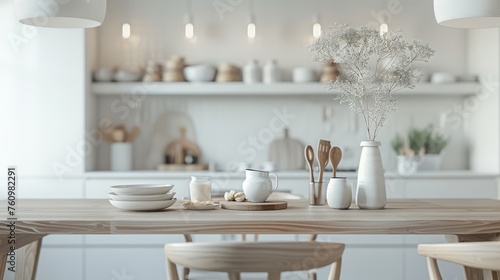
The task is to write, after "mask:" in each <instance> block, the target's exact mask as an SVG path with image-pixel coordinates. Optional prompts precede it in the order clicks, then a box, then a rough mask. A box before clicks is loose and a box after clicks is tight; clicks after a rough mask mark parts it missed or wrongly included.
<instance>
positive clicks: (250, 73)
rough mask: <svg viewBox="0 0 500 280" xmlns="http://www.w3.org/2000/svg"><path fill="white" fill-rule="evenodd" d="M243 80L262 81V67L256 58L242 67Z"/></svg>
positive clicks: (249, 81)
mask: <svg viewBox="0 0 500 280" xmlns="http://www.w3.org/2000/svg"><path fill="white" fill-rule="evenodd" d="M243 82H245V83H246V84H255V83H260V82H262V69H261V68H260V66H259V63H258V62H257V60H256V59H252V60H250V61H249V62H248V64H247V65H245V68H244V69H243Z"/></svg>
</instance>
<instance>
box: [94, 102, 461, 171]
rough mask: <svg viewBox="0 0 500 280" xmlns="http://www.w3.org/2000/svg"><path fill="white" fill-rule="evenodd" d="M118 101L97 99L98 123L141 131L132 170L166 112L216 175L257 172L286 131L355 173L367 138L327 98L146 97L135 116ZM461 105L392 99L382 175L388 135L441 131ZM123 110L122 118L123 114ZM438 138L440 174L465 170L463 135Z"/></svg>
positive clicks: (103, 165)
mask: <svg viewBox="0 0 500 280" xmlns="http://www.w3.org/2000/svg"><path fill="white" fill-rule="evenodd" d="M121 98H122V97H112V96H107V97H103V96H101V97H99V99H98V100H99V102H98V107H99V108H98V114H99V116H98V117H99V119H103V118H109V119H111V120H112V121H113V123H115V124H117V123H121V122H123V123H125V124H126V125H127V127H131V126H132V125H134V124H136V125H139V126H140V127H141V134H140V136H139V137H138V139H137V140H136V142H134V145H133V149H134V150H133V154H134V157H133V166H134V169H151V168H154V167H152V166H148V164H147V158H148V156H149V153H150V147H151V135H152V133H153V131H152V130H153V127H154V124H155V121H156V119H157V118H158V117H159V116H160V115H162V114H163V113H165V112H168V111H178V112H184V113H186V114H188V115H189V116H190V117H191V118H192V120H193V123H194V126H195V135H196V139H193V140H195V141H196V143H197V144H198V145H199V147H200V148H201V150H202V153H203V161H204V162H210V161H212V162H215V163H216V166H217V168H218V169H221V170H227V169H230V168H231V165H232V166H234V164H236V163H238V162H247V163H250V164H251V166H252V167H255V168H260V167H261V165H262V163H263V162H264V161H267V160H268V146H269V143H270V142H271V141H272V140H273V139H275V138H281V137H283V128H284V127H285V126H286V127H288V128H289V129H290V137H292V138H296V139H298V140H300V141H301V142H302V143H304V144H305V145H307V144H310V145H312V146H313V147H314V148H316V147H317V143H318V141H319V139H320V138H323V139H329V140H331V141H332V144H333V145H336V146H340V147H342V149H343V150H344V157H343V160H342V162H341V165H340V167H341V168H346V169H350V168H356V166H357V163H358V160H359V153H360V147H359V143H360V141H362V140H364V139H365V135H366V132H365V125H364V123H363V122H362V118H361V117H359V116H357V115H356V114H354V113H353V112H351V111H349V109H348V108H347V105H340V104H338V102H337V101H335V100H333V98H327V97H322V98H319V97H312V98H308V97H242V96H234V97H220V96H211V97H193V96H190V97H162V96H148V97H146V98H145V99H144V100H143V102H142V104H141V106H140V107H139V108H135V109H132V108H130V107H126V106H124V107H120V106H117V105H114V106H113V105H112V104H113V102H116V101H117V100H118V101H120V100H121ZM120 102H121V101H120ZM461 102H462V99H461V98H458V97H425V96H422V97H419V96H403V97H399V98H398V107H399V110H398V111H396V112H395V113H393V114H392V115H391V116H390V118H389V119H388V120H387V122H386V124H385V126H384V128H383V129H382V131H381V133H380V135H379V140H380V141H381V142H382V156H383V160H384V165H385V167H386V169H389V170H394V168H395V165H394V161H395V153H394V152H393V151H392V149H391V146H390V141H391V139H392V138H393V137H394V135H395V133H397V132H399V133H404V132H405V131H406V130H407V129H408V128H410V127H412V126H416V127H424V126H426V125H427V124H433V125H434V126H435V127H440V121H441V115H442V114H443V113H444V112H446V111H447V110H448V109H452V108H453V106H454V105H456V104H461ZM120 104H125V103H120ZM125 107H126V108H127V110H128V113H126V111H125V110H124V109H123V108H125ZM325 107H330V110H331V117H330V118H328V119H327V121H326V122H325V121H324V118H323V110H324V108H325ZM112 108H115V109H112ZM117 108H121V109H119V110H116V109H117ZM113 111H115V112H116V113H113ZM125 116H126V117H125ZM124 117H125V118H124ZM448 123H449V124H451V121H449V122H448ZM445 131H446V132H447V134H448V135H450V137H451V142H450V144H449V145H448V147H447V148H446V149H445V152H444V158H443V169H465V168H467V167H468V152H467V145H466V138H465V136H464V132H463V128H462V127H459V128H454V129H452V128H451V126H450V125H447V126H446V127H445ZM165 145H167V143H165ZM98 151H99V152H98V155H99V156H98V157H97V165H96V168H97V169H98V170H108V169H109V144H108V143H104V144H101V145H100V146H99V147H98Z"/></svg>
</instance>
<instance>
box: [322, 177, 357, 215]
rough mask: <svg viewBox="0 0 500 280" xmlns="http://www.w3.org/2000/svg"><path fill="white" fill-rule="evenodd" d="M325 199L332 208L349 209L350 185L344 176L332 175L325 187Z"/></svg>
mask: <svg viewBox="0 0 500 280" xmlns="http://www.w3.org/2000/svg"><path fill="white" fill-rule="evenodd" d="M326 201H327V202H328V206H329V207H330V208H333V209H340V210H346V209H349V207H350V206H351V202H352V189H351V185H350V184H349V183H348V182H347V179H346V178H345V177H332V178H330V182H329V183H328V187H327V189H326Z"/></svg>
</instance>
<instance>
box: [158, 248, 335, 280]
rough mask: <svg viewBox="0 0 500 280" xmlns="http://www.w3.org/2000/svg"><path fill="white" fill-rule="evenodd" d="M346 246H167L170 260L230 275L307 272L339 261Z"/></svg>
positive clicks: (186, 265)
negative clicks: (241, 273)
mask: <svg viewBox="0 0 500 280" xmlns="http://www.w3.org/2000/svg"><path fill="white" fill-rule="evenodd" d="M344 248H345V245H344V244H341V243H324V242H217V243H196V242H195V243H176V244H167V245H165V254H166V257H167V267H168V266H169V263H168V262H169V261H170V262H172V263H175V264H179V265H182V266H185V267H189V268H194V269H200V270H207V271H219V272H228V273H239V272H268V273H279V272H283V271H297V270H308V269H314V268H319V267H323V266H326V265H329V264H332V263H335V262H337V261H339V262H340V259H341V257H342V254H343V252H344Z"/></svg>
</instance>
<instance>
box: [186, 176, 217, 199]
mask: <svg viewBox="0 0 500 280" xmlns="http://www.w3.org/2000/svg"><path fill="white" fill-rule="evenodd" d="M189 197H190V199H191V201H192V202H200V201H211V200H212V182H211V181H210V178H209V177H195V176H191V182H190V183H189Z"/></svg>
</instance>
